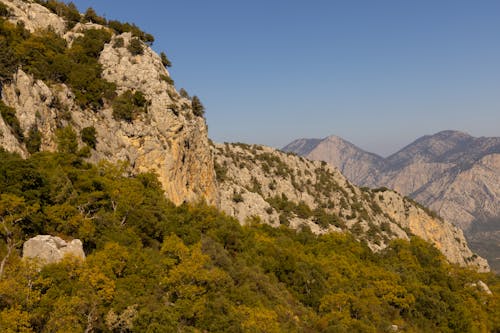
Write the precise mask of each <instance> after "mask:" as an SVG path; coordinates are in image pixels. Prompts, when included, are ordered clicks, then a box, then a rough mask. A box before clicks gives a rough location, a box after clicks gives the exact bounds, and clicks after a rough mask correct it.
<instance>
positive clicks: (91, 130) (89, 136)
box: [80, 126, 97, 149]
mask: <svg viewBox="0 0 500 333" xmlns="http://www.w3.org/2000/svg"><path fill="white" fill-rule="evenodd" d="M80 135H81V138H82V141H83V142H84V143H86V144H87V145H88V146H89V147H90V148H92V149H95V147H96V144H97V138H96V131H95V127H94V126H90V127H85V128H83V129H82V132H81V133H80Z"/></svg>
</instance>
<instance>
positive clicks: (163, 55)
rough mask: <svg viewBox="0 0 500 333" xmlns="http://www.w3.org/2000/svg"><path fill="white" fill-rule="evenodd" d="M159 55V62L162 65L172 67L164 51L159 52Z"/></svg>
mask: <svg viewBox="0 0 500 333" xmlns="http://www.w3.org/2000/svg"><path fill="white" fill-rule="evenodd" d="M160 57H161V63H162V64H163V66H165V67H172V63H171V62H170V60H168V58H167V55H166V54H165V52H162V53H160Z"/></svg>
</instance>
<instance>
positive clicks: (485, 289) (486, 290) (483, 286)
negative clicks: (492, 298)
mask: <svg viewBox="0 0 500 333" xmlns="http://www.w3.org/2000/svg"><path fill="white" fill-rule="evenodd" d="M477 287H478V288H479V290H481V291H483V292H484V293H486V294H488V295H492V292H491V290H490V288H489V287H488V285H487V284H486V283H484V282H483V281H481V280H479V281H477Z"/></svg>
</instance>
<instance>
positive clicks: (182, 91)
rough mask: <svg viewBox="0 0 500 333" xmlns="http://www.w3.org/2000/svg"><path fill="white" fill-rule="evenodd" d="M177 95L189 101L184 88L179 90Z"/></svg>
mask: <svg viewBox="0 0 500 333" xmlns="http://www.w3.org/2000/svg"><path fill="white" fill-rule="evenodd" d="M179 95H181V96H182V97H184V98H187V99H191V97H190V96H189V94H188V92H187V91H186V89H184V88H181V89H179Z"/></svg>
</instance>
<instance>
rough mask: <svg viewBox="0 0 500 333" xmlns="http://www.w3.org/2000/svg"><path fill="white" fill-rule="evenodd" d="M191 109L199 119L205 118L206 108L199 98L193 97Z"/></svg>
mask: <svg viewBox="0 0 500 333" xmlns="http://www.w3.org/2000/svg"><path fill="white" fill-rule="evenodd" d="M191 107H192V108H193V113H194V115H195V116H197V117H203V115H204V114H205V107H204V106H203V104H201V101H200V99H199V98H198V96H196V95H195V96H193V99H192V100H191Z"/></svg>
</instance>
